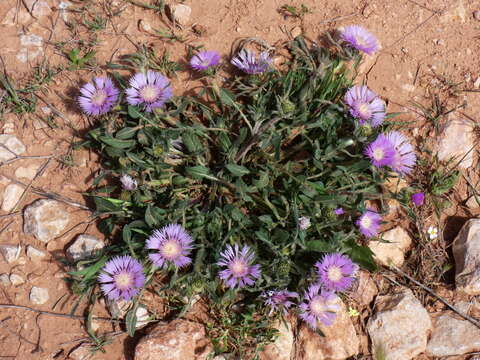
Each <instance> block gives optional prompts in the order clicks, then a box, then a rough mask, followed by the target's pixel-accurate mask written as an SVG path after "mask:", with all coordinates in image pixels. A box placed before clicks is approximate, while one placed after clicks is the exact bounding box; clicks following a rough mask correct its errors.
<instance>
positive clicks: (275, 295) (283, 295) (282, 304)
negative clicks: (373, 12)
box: [262, 290, 298, 316]
mask: <svg viewBox="0 0 480 360" xmlns="http://www.w3.org/2000/svg"><path fill="white" fill-rule="evenodd" d="M262 297H263V298H264V299H265V305H267V306H269V307H270V312H269V313H268V316H271V315H272V314H273V313H274V312H275V311H277V310H279V309H281V310H282V311H283V314H284V315H286V314H287V312H288V309H289V308H290V307H291V306H292V305H294V303H293V302H292V301H290V300H289V299H294V298H298V294H297V293H296V292H292V291H288V290H274V291H267V292H264V293H263V294H262Z"/></svg>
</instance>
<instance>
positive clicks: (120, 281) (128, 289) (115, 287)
mask: <svg viewBox="0 0 480 360" xmlns="http://www.w3.org/2000/svg"><path fill="white" fill-rule="evenodd" d="M98 281H99V282H100V284H101V285H100V287H101V289H102V292H103V294H104V295H105V296H106V297H107V298H108V299H110V300H117V299H124V300H126V301H128V300H130V299H131V298H132V297H134V296H135V295H137V294H138V291H139V289H140V288H141V287H142V286H143V285H144V284H145V275H144V274H143V267H142V265H141V264H140V263H139V262H138V261H137V260H135V259H134V258H132V257H131V256H116V257H114V258H112V259H111V260H110V261H108V262H107V263H106V264H105V266H104V267H103V269H102V271H101V273H100V275H99V276H98Z"/></svg>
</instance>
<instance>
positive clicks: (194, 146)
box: [182, 132, 204, 153]
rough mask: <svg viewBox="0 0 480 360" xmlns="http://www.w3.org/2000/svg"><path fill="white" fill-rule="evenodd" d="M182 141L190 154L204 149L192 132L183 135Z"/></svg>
mask: <svg viewBox="0 0 480 360" xmlns="http://www.w3.org/2000/svg"><path fill="white" fill-rule="evenodd" d="M182 140H183V143H184V144H185V147H186V148H187V150H188V151H189V152H191V153H196V152H200V151H201V150H202V149H203V148H204V146H203V145H202V143H201V142H200V139H199V137H198V136H197V135H195V134H194V133H193V132H186V133H184V134H183V135H182Z"/></svg>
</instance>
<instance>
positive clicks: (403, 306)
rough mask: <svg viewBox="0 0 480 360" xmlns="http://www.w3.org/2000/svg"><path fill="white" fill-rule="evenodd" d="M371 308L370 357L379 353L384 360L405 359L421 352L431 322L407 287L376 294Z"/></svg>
mask: <svg viewBox="0 0 480 360" xmlns="http://www.w3.org/2000/svg"><path fill="white" fill-rule="evenodd" d="M375 308H376V309H377V312H376V313H375V314H374V315H373V316H372V317H370V319H369V320H368V323H367V331H368V334H369V335H370V339H371V341H372V352H373V355H374V356H373V358H381V357H382V354H383V355H384V356H385V357H384V359H386V360H408V359H413V358H415V357H416V356H417V355H419V354H421V353H422V352H424V351H425V348H426V347H427V338H428V335H429V333H430V330H431V328H432V322H431V320H430V317H429V315H428V312H427V310H425V308H424V307H423V306H422V304H421V303H420V301H418V300H417V298H416V297H415V296H414V295H413V293H412V291H411V290H410V289H406V288H401V289H397V291H395V293H394V294H393V295H386V296H378V297H377V299H376V301H375Z"/></svg>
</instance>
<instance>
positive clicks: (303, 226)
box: [298, 216, 312, 230]
mask: <svg viewBox="0 0 480 360" xmlns="http://www.w3.org/2000/svg"><path fill="white" fill-rule="evenodd" d="M311 225H312V224H311V223H310V218H309V217H306V216H300V217H299V218H298V227H299V228H300V230H307V229H308V228H309V227H310V226H311Z"/></svg>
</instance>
